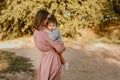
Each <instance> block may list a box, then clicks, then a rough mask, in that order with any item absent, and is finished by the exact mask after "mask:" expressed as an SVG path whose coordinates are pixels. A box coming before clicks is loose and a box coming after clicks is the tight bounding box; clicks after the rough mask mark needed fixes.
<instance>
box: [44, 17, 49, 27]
mask: <svg viewBox="0 0 120 80" xmlns="http://www.w3.org/2000/svg"><path fill="white" fill-rule="evenodd" d="M49 17H50V15H48V16H47V17H46V19H45V21H44V26H46V25H47V21H48V18H49Z"/></svg>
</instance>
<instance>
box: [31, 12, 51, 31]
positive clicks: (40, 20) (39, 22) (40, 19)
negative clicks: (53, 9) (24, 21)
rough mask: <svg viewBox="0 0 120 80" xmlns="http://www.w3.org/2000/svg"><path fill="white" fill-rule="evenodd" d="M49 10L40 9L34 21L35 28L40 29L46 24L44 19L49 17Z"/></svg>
mask: <svg viewBox="0 0 120 80" xmlns="http://www.w3.org/2000/svg"><path fill="white" fill-rule="evenodd" d="M48 15H49V12H48V11H46V10H39V11H38V12H37V13H36V15H35V17H34V21H33V29H37V30H40V29H41V28H42V27H43V26H44V21H45V20H46V19H47V16H48Z"/></svg>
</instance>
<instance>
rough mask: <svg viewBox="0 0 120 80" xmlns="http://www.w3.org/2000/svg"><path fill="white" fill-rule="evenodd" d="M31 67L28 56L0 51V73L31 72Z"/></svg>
mask: <svg viewBox="0 0 120 80" xmlns="http://www.w3.org/2000/svg"><path fill="white" fill-rule="evenodd" d="M32 67H33V65H32V64H31V63H30V60H29V59H28V58H24V57H22V56H15V54H14V53H13V52H8V51H0V73H7V72H9V73H16V72H21V71H23V72H31V71H32Z"/></svg>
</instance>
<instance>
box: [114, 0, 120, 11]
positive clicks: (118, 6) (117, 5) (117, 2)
mask: <svg viewBox="0 0 120 80" xmlns="http://www.w3.org/2000/svg"><path fill="white" fill-rule="evenodd" d="M113 5H114V9H115V11H116V12H118V13H120V0H113Z"/></svg>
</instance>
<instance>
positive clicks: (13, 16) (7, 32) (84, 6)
mask: <svg viewBox="0 0 120 80" xmlns="http://www.w3.org/2000/svg"><path fill="white" fill-rule="evenodd" d="M0 7H1V11H0V33H1V36H2V39H13V38H16V37H20V36H24V35H31V34H32V30H31V25H32V20H33V17H34V15H35V13H36V12H37V11H38V10H39V9H46V10H48V11H49V12H50V13H51V14H53V15H55V16H56V17H57V20H58V24H59V28H60V30H61V31H62V32H61V34H62V36H65V37H72V38H75V37H76V35H78V33H80V29H81V28H89V27H99V25H101V24H102V23H103V22H105V21H109V20H111V19H119V14H117V13H116V12H115V10H114V8H113V4H112V1H110V0H3V1H1V2H0Z"/></svg>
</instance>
